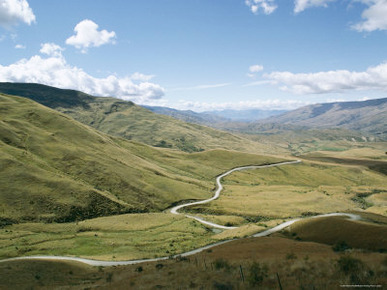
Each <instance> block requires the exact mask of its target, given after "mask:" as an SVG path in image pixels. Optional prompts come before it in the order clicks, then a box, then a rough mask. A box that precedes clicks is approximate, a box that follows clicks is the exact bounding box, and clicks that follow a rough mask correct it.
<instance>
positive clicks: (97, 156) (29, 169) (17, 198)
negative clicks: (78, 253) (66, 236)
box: [0, 94, 275, 225]
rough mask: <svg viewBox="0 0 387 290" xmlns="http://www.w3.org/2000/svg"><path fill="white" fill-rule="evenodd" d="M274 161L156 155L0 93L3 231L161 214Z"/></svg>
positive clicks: (214, 154)
mask: <svg viewBox="0 0 387 290" xmlns="http://www.w3.org/2000/svg"><path fill="white" fill-rule="evenodd" d="M270 160H275V159H274V158H272V159H271V158H266V157H261V156H257V155H251V154H243V153H236V152H229V151H207V152H203V153H197V154H187V153H183V152H179V151H176V150H175V151H172V150H166V149H157V148H152V147H149V146H147V145H143V144H139V143H136V142H129V141H126V140H124V139H121V138H116V137H112V136H109V135H106V134H104V133H101V132H98V131H96V130H94V129H92V128H90V127H88V126H85V125H83V124H81V123H79V122H77V121H74V120H73V119H71V118H70V117H68V116H66V115H65V114H61V113H58V112H57V111H54V110H52V109H49V108H47V107H45V106H42V105H40V104H38V103H35V102H33V101H31V100H28V99H25V98H21V97H15V96H9V95H4V94H0V225H1V223H3V224H4V223H13V222H21V221H46V222H51V221H57V222H64V221H74V220H82V219H87V218H91V217H97V216H104V215H113V214H119V213H128V212H148V211H160V210H163V209H165V208H166V207H168V206H170V205H171V204H173V203H176V202H178V201H180V200H185V199H191V198H194V199H195V198H208V196H211V194H212V193H211V188H212V187H213V178H214V177H215V176H216V175H217V174H219V173H221V172H222V171H224V170H225V169H228V168H230V167H233V166H239V165H244V164H250V163H258V164H259V163H262V162H269V161H270Z"/></svg>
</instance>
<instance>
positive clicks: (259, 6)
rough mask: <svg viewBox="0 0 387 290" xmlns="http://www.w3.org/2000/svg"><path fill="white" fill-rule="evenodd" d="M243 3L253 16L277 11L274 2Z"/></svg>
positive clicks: (264, 0) (270, 0)
mask: <svg viewBox="0 0 387 290" xmlns="http://www.w3.org/2000/svg"><path fill="white" fill-rule="evenodd" d="M245 3H246V5H247V6H248V7H249V8H250V10H251V12H253V13H254V14H258V13H259V12H263V13H264V14H266V15H269V14H271V13H273V12H274V11H275V10H276V9H277V5H276V4H275V1H274V0H246V1H245Z"/></svg>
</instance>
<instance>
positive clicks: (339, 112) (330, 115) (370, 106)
mask: <svg viewBox="0 0 387 290" xmlns="http://www.w3.org/2000/svg"><path fill="white" fill-rule="evenodd" d="M259 123H277V124H288V125H293V126H304V127H309V128H344V129H350V130H359V131H365V132H371V133H374V134H379V135H381V134H386V133H387V98H383V99H374V100H368V101H359V102H335V103H326V104H316V105H310V106H305V107H302V108H299V109H296V110H294V111H290V112H286V113H284V114H281V115H278V116H275V117H270V118H267V119H265V120H261V121H259Z"/></svg>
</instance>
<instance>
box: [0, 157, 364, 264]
mask: <svg viewBox="0 0 387 290" xmlns="http://www.w3.org/2000/svg"><path fill="white" fill-rule="evenodd" d="M300 162H301V160H296V161H286V162H281V163H274V164H268V165H251V166H243V167H237V168H233V169H231V170H229V171H227V172H225V173H223V174H221V175H219V176H218V177H217V178H216V185H217V188H216V191H215V194H214V196H213V197H212V198H210V199H206V200H201V201H196V202H190V203H186V204H181V205H178V206H175V207H173V208H172V209H171V210H170V212H171V213H172V214H180V213H179V212H178V210H180V209H182V208H184V207H187V206H192V205H198V204H205V203H208V202H211V201H213V200H215V199H217V198H218V197H219V196H220V193H221V191H222V189H223V186H222V183H221V179H222V178H223V177H225V176H227V175H229V174H231V173H233V172H235V171H241V170H247V169H260V168H269V167H275V166H282V165H289V164H297V163H300ZM185 216H186V217H188V218H191V219H195V220H197V221H198V222H200V223H202V224H205V225H207V226H211V227H215V228H220V229H235V228H237V227H226V226H222V225H218V224H215V223H212V222H209V221H206V220H204V219H201V218H199V217H195V216H192V215H188V214H185ZM330 216H345V217H348V218H349V219H351V220H359V219H360V216H359V215H355V214H349V213H329V214H322V215H317V216H313V217H308V218H319V217H330ZM302 219H304V218H297V219H293V220H290V221H287V222H284V223H282V224H279V225H277V226H276V227H273V228H271V229H268V230H266V231H263V232H260V233H257V234H254V235H253V237H265V236H268V235H271V234H273V233H275V232H278V231H281V230H282V229H284V228H286V227H288V226H290V225H291V224H293V223H295V222H297V221H300V220H302ZM234 240H237V239H230V240H224V241H221V242H217V243H214V244H210V245H207V246H204V247H201V248H198V249H195V250H192V251H188V252H185V253H182V254H178V255H175V256H172V258H176V257H179V256H180V257H187V256H190V255H194V254H197V253H200V252H202V251H205V250H207V249H210V248H213V247H216V246H219V245H222V244H225V243H229V242H231V241H234ZM170 258H171V257H161V258H154V259H139V260H129V261H100V260H92V259H84V258H77V257H65V256H27V257H16V258H10V259H4V260H0V263H2V262H9V261H17V260H55V261H75V262H81V263H85V264H88V265H90V266H103V267H109V266H122V265H133V264H139V263H144V262H156V261H162V260H167V259H170Z"/></svg>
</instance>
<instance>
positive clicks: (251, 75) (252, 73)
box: [247, 64, 263, 78]
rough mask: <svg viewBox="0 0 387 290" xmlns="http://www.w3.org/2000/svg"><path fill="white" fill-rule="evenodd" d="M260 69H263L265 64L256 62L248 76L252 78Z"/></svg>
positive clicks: (250, 68)
mask: <svg viewBox="0 0 387 290" xmlns="http://www.w3.org/2000/svg"><path fill="white" fill-rule="evenodd" d="M260 71H263V66H262V65H259V64H255V65H252V66H250V67H249V72H248V73H247V76H248V77H250V78H254V77H255V76H256V74H257V73H258V72H260Z"/></svg>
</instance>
